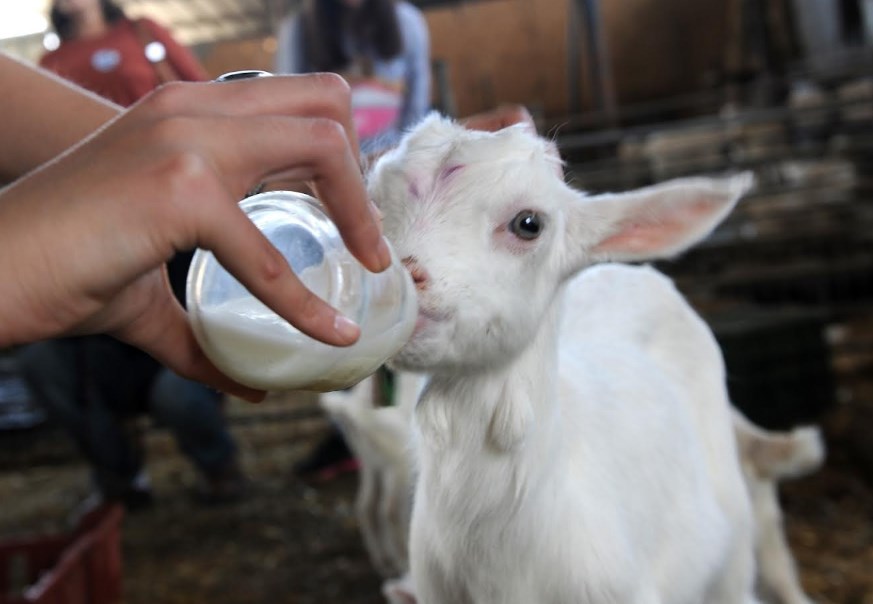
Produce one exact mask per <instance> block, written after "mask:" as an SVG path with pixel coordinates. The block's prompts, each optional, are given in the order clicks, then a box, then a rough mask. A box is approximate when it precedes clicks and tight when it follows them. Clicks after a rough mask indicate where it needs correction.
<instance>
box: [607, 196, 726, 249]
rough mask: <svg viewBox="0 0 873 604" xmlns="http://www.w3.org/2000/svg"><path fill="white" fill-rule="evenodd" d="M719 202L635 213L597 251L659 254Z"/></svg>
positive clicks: (703, 217)
mask: <svg viewBox="0 0 873 604" xmlns="http://www.w3.org/2000/svg"><path fill="white" fill-rule="evenodd" d="M719 205H720V204H719V203H717V201H713V200H709V199H705V198H704V199H701V200H699V201H697V202H695V203H689V204H684V205H683V206H681V207H678V206H672V207H671V206H670V205H666V206H664V207H661V208H658V209H656V210H655V211H650V212H648V213H645V214H642V213H641V214H642V215H637V216H633V217H631V218H628V219H626V220H623V221H622V222H620V223H619V224H618V225H617V226H616V228H615V229H613V234H612V235H610V236H608V237H606V238H605V239H603V240H602V241H601V242H600V243H598V244H597V245H596V246H595V248H594V251H596V252H600V253H610V252H619V253H621V254H640V255H648V254H657V253H659V252H660V251H662V250H665V249H669V248H672V247H674V246H675V244H676V242H677V241H680V240H682V239H684V238H685V237H686V236H687V235H688V233H689V232H690V231H694V230H696V229H697V228H698V225H699V224H700V222H701V221H702V220H705V219H706V218H707V217H708V216H710V215H711V214H712V213H713V210H714V209H716V207H717V206H719Z"/></svg>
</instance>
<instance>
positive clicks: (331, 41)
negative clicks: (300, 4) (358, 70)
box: [303, 0, 403, 71]
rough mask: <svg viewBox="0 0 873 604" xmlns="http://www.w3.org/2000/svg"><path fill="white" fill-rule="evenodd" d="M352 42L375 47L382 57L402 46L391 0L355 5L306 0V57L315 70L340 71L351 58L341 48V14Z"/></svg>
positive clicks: (337, 0)
mask: <svg viewBox="0 0 873 604" xmlns="http://www.w3.org/2000/svg"><path fill="white" fill-rule="evenodd" d="M346 16H347V17H348V18H349V19H350V22H349V26H350V28H351V35H352V37H353V38H354V40H355V42H356V43H357V44H359V45H363V46H366V47H369V48H373V49H375V50H376V54H377V55H378V56H379V57H380V58H382V59H390V58H392V57H396V56H397V55H399V54H400V52H401V51H402V50H403V39H402V38H401V35H400V25H399V24H398V22H397V8H396V6H395V1H394V0H363V2H362V3H361V5H360V6H359V7H357V8H356V9H353V10H352V9H349V8H348V7H346V6H344V5H343V3H342V0H310V1H309V2H308V3H307V5H306V8H305V10H304V12H303V19H304V28H303V36H304V43H305V48H306V55H307V60H308V62H309V63H310V65H311V66H312V67H313V69H315V70H316V71H340V70H342V69H343V68H344V67H347V66H348V65H349V63H350V62H351V61H352V57H350V56H349V55H348V53H347V52H346V50H345V49H344V48H343V43H342V32H343V25H344V17H346Z"/></svg>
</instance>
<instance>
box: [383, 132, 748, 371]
mask: <svg viewBox="0 0 873 604" xmlns="http://www.w3.org/2000/svg"><path fill="white" fill-rule="evenodd" d="M750 184H751V178H750V177H749V176H741V177H735V178H732V179H727V180H712V179H705V178H694V179H683V180H678V181H673V182H669V183H665V184H662V185H658V186H654V187H649V188H645V189H640V190H638V191H634V192H631V193H625V194H616V195H612V194H610V195H597V196H586V195H585V194H583V193H581V192H579V191H576V190H574V189H572V188H570V187H569V186H567V185H566V184H565V182H564V178H563V170H562V166H561V160H560V157H559V154H558V152H557V149H556V147H555V145H554V144H553V143H551V142H550V141H547V140H545V139H543V138H540V137H538V136H536V134H535V133H533V132H532V131H531V129H530V128H529V127H528V126H525V125H518V126H512V127H509V128H506V129H504V130H501V131H499V132H495V133H491V132H478V131H471V130H466V129H465V128H463V127H461V126H460V125H457V124H455V123H453V122H451V121H449V120H445V119H442V118H439V117H437V116H431V117H429V118H428V119H426V120H425V121H424V122H422V124H421V125H419V126H418V127H417V128H416V129H415V130H413V131H412V132H411V133H410V134H409V135H407V137H406V138H405V139H404V141H403V142H402V144H401V145H400V146H399V147H398V148H397V149H395V150H394V151H392V152H391V153H389V154H386V155H385V156H383V157H382V158H381V160H380V161H379V162H378V163H377V164H376V166H375V167H374V170H373V172H372V174H371V176H370V181H369V188H370V195H371V197H372V198H373V199H374V200H375V201H376V203H377V204H378V205H379V206H380V208H381V210H382V212H383V214H384V217H385V218H384V226H385V233H386V235H387V237H388V238H389V239H390V240H391V242H392V243H393V245H394V246H395V250H396V251H397V253H398V255H399V257H400V258H402V259H403V261H404V262H405V263H406V266H407V268H408V269H409V270H410V272H411V274H412V276H413V280H414V281H415V283H416V287H417V288H418V294H419V308H420V311H419V321H418V324H417V326H416V330H415V333H414V334H413V336H412V338H411V339H410V341H409V343H408V344H407V345H406V346H405V347H404V349H403V350H402V351H401V352H400V354H399V355H398V357H397V358H396V359H395V362H397V364H398V365H400V366H403V367H406V368H409V369H416V370H422V371H437V372H438V371H444V370H445V371H464V370H467V369H470V368H483V367H488V366H493V365H495V364H501V363H503V362H505V361H506V359H508V358H511V357H512V356H514V355H516V354H517V353H518V352H519V351H520V350H522V349H524V347H525V346H526V345H527V344H528V342H530V341H531V339H532V338H533V337H534V335H535V332H536V330H537V329H539V326H540V323H541V321H542V317H543V315H544V313H545V312H546V311H547V309H548V308H549V306H550V305H551V304H552V303H553V300H554V297H555V295H556V292H557V291H558V289H559V288H560V286H561V285H562V283H563V282H564V281H566V280H567V279H568V278H569V277H571V276H572V275H574V274H575V273H577V272H578V271H580V270H581V269H583V268H584V267H586V266H589V265H591V264H593V263H597V262H602V261H608V260H616V261H638V260H647V259H654V258H659V257H665V256H670V255H673V254H676V253H678V252H680V251H682V250H683V249H685V248H687V247H688V246H690V245H692V244H693V243H695V242H696V241H698V240H699V239H701V238H703V237H704V236H705V235H706V234H707V233H709V231H710V230H711V229H712V228H713V227H714V226H715V225H716V224H718V222H720V221H721V219H722V218H723V217H724V216H725V215H726V214H727V213H728V212H729V211H730V209H731V208H732V207H733V205H734V203H735V202H736V201H737V199H738V198H739V197H740V196H741V195H742V193H743V192H745V191H746V190H747V189H748V187H749V186H750Z"/></svg>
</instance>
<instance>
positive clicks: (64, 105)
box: [0, 53, 120, 183]
mask: <svg viewBox="0 0 873 604" xmlns="http://www.w3.org/2000/svg"><path fill="white" fill-rule="evenodd" d="M0 82H3V83H4V85H3V94H0V115H2V116H4V125H3V130H4V132H3V137H2V139H0V183H3V182H10V181H12V180H14V179H16V178H18V177H19V176H21V175H22V174H25V173H26V172H28V171H30V170H31V169H33V168H35V167H36V166H39V165H40V164H42V163H44V162H46V161H48V160H49V159H51V158H52V157H54V156H56V155H58V154H59V153H61V152H62V151H65V150H66V149H68V148H69V147H71V146H72V145H74V144H75V143H77V142H78V141H80V140H81V139H82V138H84V137H86V136H87V135H89V134H91V133H92V132H93V131H94V130H96V129H97V128H99V127H100V126H102V125H103V124H105V123H106V122H107V121H109V120H110V119H112V118H113V117H115V116H116V115H117V114H118V112H119V111H120V108H119V107H118V106H117V105H113V104H112V103H110V102H108V101H105V100H103V99H101V98H100V97H98V96H96V95H93V94H91V93H89V92H87V91H85V90H83V89H81V88H78V87H75V86H73V85H71V84H68V83H67V82H64V81H63V80H61V79H60V78H58V77H55V76H54V75H52V74H50V73H48V72H46V71H45V70H42V69H39V68H36V67H33V66H30V65H26V64H24V63H21V62H19V61H17V60H15V59H13V58H11V57H10V56H8V55H6V54H3V53H0Z"/></svg>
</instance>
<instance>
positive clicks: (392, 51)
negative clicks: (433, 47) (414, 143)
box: [275, 0, 431, 153]
mask: <svg viewBox="0 0 873 604" xmlns="http://www.w3.org/2000/svg"><path fill="white" fill-rule="evenodd" d="M275 71H276V73H311V72H316V71H330V72H335V73H339V74H340V75H342V76H343V77H345V79H346V80H347V81H348V82H349V84H350V85H351V87H352V109H353V111H354V115H355V122H356V126H357V128H358V136H359V137H360V139H361V150H362V151H363V152H364V153H372V152H378V151H382V150H384V149H386V148H388V147H390V146H391V145H393V144H395V143H396V142H397V140H398V139H399V137H400V134H401V133H402V132H403V131H404V130H405V129H407V128H409V127H410V126H412V125H414V124H415V123H416V122H417V121H418V120H420V119H421V118H422V117H424V115H425V113H427V111H428V110H429V108H430V79H431V73H430V45H429V36H428V28H427V23H426V21H425V20H424V16H423V15H422V13H421V11H419V9H417V8H416V7H414V6H413V5H412V4H410V3H408V2H405V1H402V0H401V1H395V0H307V1H306V2H304V3H303V7H302V9H301V10H300V12H293V13H291V14H289V15H288V16H287V17H286V18H285V19H284V20H283V21H282V22H281V24H280V25H279V30H278V46H277V50H276V57H275Z"/></svg>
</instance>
